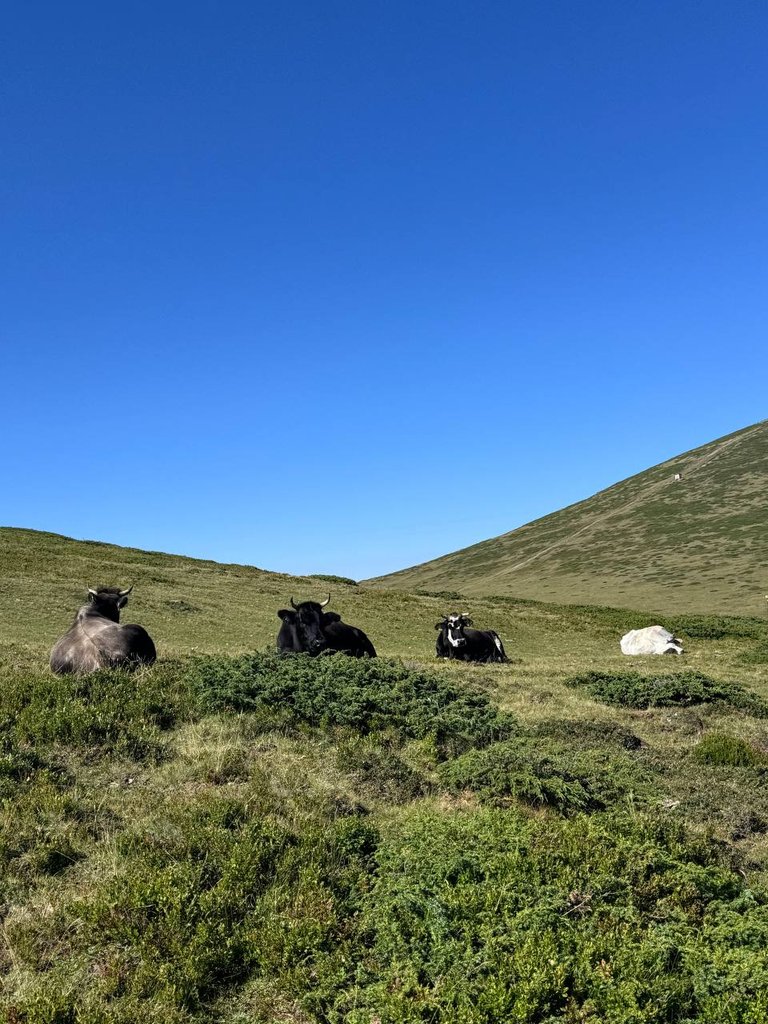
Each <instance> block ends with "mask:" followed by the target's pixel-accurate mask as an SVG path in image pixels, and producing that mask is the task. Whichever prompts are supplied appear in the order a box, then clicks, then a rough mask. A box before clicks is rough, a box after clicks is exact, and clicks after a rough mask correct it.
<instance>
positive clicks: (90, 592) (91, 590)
mask: <svg viewBox="0 0 768 1024" xmlns="http://www.w3.org/2000/svg"><path fill="white" fill-rule="evenodd" d="M88 593H89V594H93V596H94V597H96V594H97V593H98V591H96V590H94V589H93V587H88Z"/></svg>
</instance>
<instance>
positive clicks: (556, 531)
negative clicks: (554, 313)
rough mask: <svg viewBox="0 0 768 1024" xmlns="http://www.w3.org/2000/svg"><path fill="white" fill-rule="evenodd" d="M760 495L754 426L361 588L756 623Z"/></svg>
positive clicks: (763, 446) (767, 448)
mask: <svg viewBox="0 0 768 1024" xmlns="http://www.w3.org/2000/svg"><path fill="white" fill-rule="evenodd" d="M677 473H679V474H681V476H682V479H681V480H679V481H675V479H674V477H675V474H677ZM766 493H768V421H763V422H761V423H757V424H755V425H754V426H751V427H747V428H746V429H744V430H740V431H738V432H737V433H735V434H731V435H729V436H727V437H723V438H720V439H718V440H717V441H712V442H711V443H710V444H707V445H704V446H703V447H701V448H696V449H695V450H693V451H690V452H686V453H685V454H683V455H679V456H677V457H676V458H674V459H669V460H668V461H667V462H663V463H661V464H660V465H658V466H654V467H653V468H652V469H648V470H646V471H645V472H643V473H638V474H637V475H636V476H633V477H630V478H629V479H627V480H623V481H621V482H620V483H618V484H615V485H614V486H613V487H609V488H607V489H606V490H604V491H600V492H599V493H598V494H595V495H593V496H592V497H591V498H588V499H587V500H586V501H581V502H579V503H578V504H576V505H571V506H569V507H568V508H564V509H561V510H560V511H558V512H554V513H552V514H551V515H548V516H545V517H544V518H543V519H537V520H536V521H535V522H532V523H528V524H527V525H526V526H523V527H520V529H517V530H513V531H512V532H511V533H506V534H503V535H502V536H500V537H494V538H493V539H491V540H486V541H483V542H482V543H480V544H474V545H472V547H468V548H464V549H463V550H461V551H456V552H454V553H452V554H448V555H444V556H443V557H441V558H436V559H434V560H432V561H430V562H425V563H423V564H422V565H416V566H413V567H412V568H409V569H403V570H402V571H400V572H396V573H393V574H391V575H389V576H383V577H379V578H377V579H374V580H370V581H368V582H369V583H370V584H371V585H374V586H382V587H390V588H397V589H402V590H408V591H415V590H419V589H426V590H432V591H439V590H455V591H460V592H462V593H464V594H468V595H473V596H474V595H478V594H514V595H516V596H518V597H528V598H535V599H538V600H543V601H559V602H575V603H589V604H600V605H615V606H620V607H630V608H653V609H656V610H657V611H660V612H667V613H673V612H678V611H700V612H704V611H707V612H712V611H719V612H722V613H724V614H729V613H730V614H745V615H756V614H763V613H764V612H765V609H766V600H765V595H766V594H768V502H766V498H765V496H766Z"/></svg>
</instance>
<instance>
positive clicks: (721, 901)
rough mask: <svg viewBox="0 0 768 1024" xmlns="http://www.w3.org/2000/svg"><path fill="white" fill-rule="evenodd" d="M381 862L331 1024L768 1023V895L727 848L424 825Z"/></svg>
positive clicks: (566, 826)
mask: <svg viewBox="0 0 768 1024" xmlns="http://www.w3.org/2000/svg"><path fill="white" fill-rule="evenodd" d="M376 863H377V868H378V871H377V880H376V882H375V885H374V888H373V891H372V893H371V895H370V898H369V899H368V901H367V903H366V908H365V912H364V921H363V924H364V931H363V940H364V945H365V947H366V954H365V957H364V959H363V960H362V962H361V964H360V968H361V969H360V971H359V972H358V977H357V985H356V986H355V988H354V989H352V990H351V991H347V993H346V994H345V995H346V999H345V1000H344V1001H341V1000H338V1001H337V1003H336V1013H335V1014H334V1015H327V1016H323V1017H322V1018H321V1019H324V1020H331V1021H334V1022H340V1021H342V1020H343V1021H345V1022H346V1024H369V1022H370V1021H371V1020H372V1019H374V1018H375V1019H380V1020H382V1021H384V1020H386V1021H397V1022H398V1024H400V1022H403V1024H416V1022H423V1021H427V1020H429V1021H431V1022H434V1024H454V1022H456V1021H467V1022H472V1024H498V1022H512V1021H520V1022H540V1024H544V1022H547V1024H555V1022H556V1021H566V1022H572V1024H575V1022H577V1021H580V1022H589V1024H669V1022H672V1021H675V1022H676V1024H763V1022H764V1021H765V1019H766V1015H767V1014H768V966H766V959H765V948H766V943H768V900H767V897H766V894H765V893H763V892H761V891H757V890H755V889H753V888H748V887H747V885H746V883H745V882H744V880H743V879H742V878H741V877H740V876H739V875H738V874H737V873H736V872H734V871H732V870H730V868H729V867H728V866H727V864H725V863H723V861H722V855H721V853H720V851H719V849H718V847H717V846H716V845H715V844H712V843H709V842H707V841H705V840H703V839H696V838H693V837H691V836H689V835H687V834H686V833H685V831H684V830H683V829H682V828H681V827H680V826H678V825H675V824H671V823H666V822H663V821H660V820H659V819H658V816H655V815H654V816H653V817H650V816H649V817H645V816H643V815H626V814H610V815H600V814H598V815H594V816H584V815H578V816H576V817H575V818H571V819H552V818H547V819H540V820H536V819H533V820H532V819H531V818H530V817H527V816H524V815H523V814H521V813H517V812H515V811H514V810H512V809H505V810H497V809H485V810H480V811H476V812H470V813H463V814H454V815H451V816H447V815H444V814H439V813H436V812H434V813H433V812H421V813H417V814H414V815H412V817H411V818H410V819H409V820H408V821H405V822H403V824H402V827H401V829H400V830H399V831H398V832H397V833H393V834H392V835H391V836H388V837H386V838H385V840H384V842H383V843H382V845H381V846H380V848H379V851H378V853H377V856H376ZM726 949H727V952H726ZM309 1005H311V1006H314V1003H310V1004H309ZM318 1016H320V1015H319V1014H318Z"/></svg>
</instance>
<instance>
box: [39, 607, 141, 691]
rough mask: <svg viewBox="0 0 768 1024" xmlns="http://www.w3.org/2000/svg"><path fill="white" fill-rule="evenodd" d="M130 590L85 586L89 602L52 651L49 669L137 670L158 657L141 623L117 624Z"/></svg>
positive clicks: (78, 671) (63, 672)
mask: <svg viewBox="0 0 768 1024" xmlns="http://www.w3.org/2000/svg"><path fill="white" fill-rule="evenodd" d="M132 590H133V587H129V588H128V589H127V590H120V589H119V588H118V587H100V588H99V589H98V590H91V589H90V587H89V588H88V603H87V604H84V605H83V606H82V608H81V609H80V610H79V611H78V613H77V615H76V616H75V621H74V622H73V623H72V625H71V626H70V628H69V630H68V631H67V632H66V633H65V634H64V636H63V637H62V638H61V639H60V640H57V642H56V644H55V646H54V648H53V650H52V651H51V662H50V664H51V670H52V671H53V672H56V673H57V674H58V675H66V674H68V673H70V672H72V673H76V674H78V675H84V674H86V673H88V672H96V671H97V670H98V669H100V668H128V669H136V668H139V667H140V666H141V665H151V664H152V662H153V661H154V660H155V659H156V657H157V652H156V651H155V645H154V643H153V642H152V638H151V636H150V635H149V633H147V631H146V630H145V629H144V628H143V627H142V626H136V625H133V624H131V623H127V624H126V625H124V626H121V625H120V609H121V608H123V607H124V606H125V605H126V603H127V601H128V595H129V594H130V592H131V591H132Z"/></svg>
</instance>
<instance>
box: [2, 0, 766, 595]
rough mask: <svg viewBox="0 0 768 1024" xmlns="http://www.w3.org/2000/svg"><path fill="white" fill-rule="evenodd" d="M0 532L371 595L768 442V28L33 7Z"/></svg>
mask: <svg viewBox="0 0 768 1024" xmlns="http://www.w3.org/2000/svg"><path fill="white" fill-rule="evenodd" d="M0 45H1V46H2V52H1V53H0V59H1V66H2V68H3V71H2V78H1V84H2V92H3V97H4V102H3V113H2V123H1V124H0V133H1V134H0V142H1V143H2V154H3V156H2V160H1V161H0V181H1V183H2V190H1V191H0V214H1V216H2V221H1V223H0V228H1V230H2V237H3V239H4V243H3V245H2V246H1V247H0V288H1V289H2V293H1V294H0V332H1V334H0V344H1V345H2V356H1V358H2V367H1V368H2V378H1V379H2V403H0V451H1V454H2V463H3V467H4V473H3V477H4V485H5V486H3V488H2V500H1V502H0V522H2V523H3V524H4V525H13V526H25V527H31V528H36V529H45V530H51V531H54V532H58V533H64V534H67V535H70V536H75V537H82V538H91V539H99V540H107V541H112V542H115V543H119V544H128V545H132V546H137V547H144V548H150V549H155V550H165V551H173V552H178V553H185V554H191V555H197V556H201V557H210V558H215V559H219V560H222V561H236V562H248V563H251V564H255V565H259V566H262V567H264V568H270V569H276V570H280V571H286V572H332V573H341V574H343V575H349V576H353V577H355V578H363V577H366V576H370V575H374V574H379V573H384V572H388V571H392V570H395V569H398V568H403V567H404V566H406V565H410V564H413V563H415V562H418V561H423V560H426V559H428V558H432V557H435V556H437V555H440V554H443V553H445V552H447V551H451V550H455V549H457V548H459V547H463V546H466V545H467V544H471V543H474V542H475V541H479V540H483V539H485V538H487V537H490V536H494V535H496V534H499V533H502V532H505V531H507V530H511V529H514V528H515V527H517V526H520V525H522V524H523V523H525V522H528V521H530V520H531V519H534V518H537V517H539V516H541V515H545V514H547V513H548V512H551V511H554V510H555V509H557V508H561V507H563V506H564V505H567V504H570V503H572V502H575V501H578V500H581V499H582V498H585V497H587V496H589V495H590V494H592V493H594V492H595V491H596V490H599V489H601V488H603V487H606V486H609V485H610V484H612V483H615V482H616V481H617V480H620V479H622V478H624V477H627V476H629V475H631V474H632V473H635V472H638V471H640V470H642V469H645V468H647V467H648V466H651V465H654V464H656V463H658V462H660V461H662V460H664V459H666V458H669V457H671V456H674V455H676V454H678V453H680V452H682V451H685V450H688V449H690V448H693V447H696V446H697V445H700V444H704V443H706V442H708V441H710V440H713V439H714V438H716V437H719V436H722V435H723V434H726V433H729V432H731V431H733V430H736V429H739V428H741V427H743V426H747V425H748V424H750V423H754V422H756V421H758V420H761V419H764V418H765V417H766V416H768V402H767V401H766V396H767V395H768V388H767V387H766V383H767V378H768V373H767V372H766V371H767V370H768V347H767V346H766V323H767V320H768V316H767V313H768V308H767V306H768V289H767V288H766V270H768V250H767V248H766V244H767V243H766V240H767V239H768V231H767V230H766V229H767V228H768V190H767V189H766V182H767V181H768V133H767V128H768V65H767V64H766V61H765V53H766V49H768V7H767V6H766V5H765V4H764V3H758V2H743V3H739V4H733V3H727V2H725V0H723V2H718V3H712V2H707V0H697V2H679V3H675V4H669V3H666V2H639V3H635V4H632V5H626V4H617V3H615V2H607V0H606V2H591V0H586V2H584V3H579V4H574V3H572V2H559V0H554V2H547V3H535V2H533V0H531V2H528V3H510V2H504V3H502V2H487V3H471V4H470V3H469V2H466V3H454V2H445V0H444V2H441V3H434V2H424V3H419V4H413V3H404V2H400V0H394V2H391V3H388V4H386V5H385V4H379V3H377V4H374V3H368V2H366V0H356V2H354V3H352V2H333V0H331V2H328V3H325V4H314V3H304V2H302V3H298V2H294V3H292V2H282V3H279V4H278V3H272V2H270V3H240V2H232V3H224V4H214V3H202V2H199V0H190V2H185V3H184V4H180V3H175V2H166V3H159V4H158V3H153V4H148V3H142V2H136V3H131V4H125V5H119V6H116V5H109V4H107V5H105V4H95V3H94V4H90V3H78V2H77V0H73V3H72V4H68V5H61V4H53V3H35V2H31V3H28V4H21V3H18V2H17V3H13V4H12V5H11V7H10V10H7V11H6V13H5V15H4V32H3V40H2V44H0Z"/></svg>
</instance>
